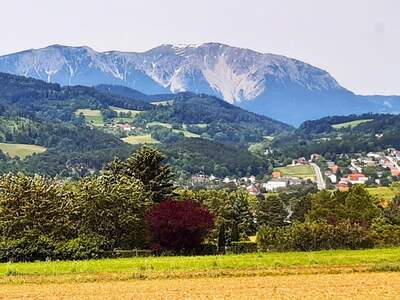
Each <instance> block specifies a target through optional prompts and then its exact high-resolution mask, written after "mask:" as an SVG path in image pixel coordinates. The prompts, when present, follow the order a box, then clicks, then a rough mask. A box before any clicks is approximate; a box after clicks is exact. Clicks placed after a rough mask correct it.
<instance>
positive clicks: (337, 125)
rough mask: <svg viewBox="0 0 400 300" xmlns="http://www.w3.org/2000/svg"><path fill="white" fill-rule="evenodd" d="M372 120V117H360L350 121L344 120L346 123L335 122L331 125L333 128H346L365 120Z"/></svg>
mask: <svg viewBox="0 0 400 300" xmlns="http://www.w3.org/2000/svg"><path fill="white" fill-rule="evenodd" d="M371 121H373V119H362V120H355V121H351V122H346V123H340V124H335V125H332V127H333V128H335V129H342V128H348V127H351V128H353V127H356V126H358V125H360V124H362V123H366V122H371Z"/></svg>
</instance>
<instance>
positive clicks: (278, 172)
mask: <svg viewBox="0 0 400 300" xmlns="http://www.w3.org/2000/svg"><path fill="white" fill-rule="evenodd" d="M281 177H282V172H280V171H274V172H272V178H281Z"/></svg>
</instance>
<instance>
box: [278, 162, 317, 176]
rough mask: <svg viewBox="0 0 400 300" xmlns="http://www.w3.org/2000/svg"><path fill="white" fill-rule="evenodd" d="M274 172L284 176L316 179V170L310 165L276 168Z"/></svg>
mask: <svg viewBox="0 0 400 300" xmlns="http://www.w3.org/2000/svg"><path fill="white" fill-rule="evenodd" d="M274 171H279V172H281V173H282V175H283V176H289V177H298V178H309V179H315V172H314V169H313V167H312V166H310V165H295V166H287V167H280V168H275V169H274Z"/></svg>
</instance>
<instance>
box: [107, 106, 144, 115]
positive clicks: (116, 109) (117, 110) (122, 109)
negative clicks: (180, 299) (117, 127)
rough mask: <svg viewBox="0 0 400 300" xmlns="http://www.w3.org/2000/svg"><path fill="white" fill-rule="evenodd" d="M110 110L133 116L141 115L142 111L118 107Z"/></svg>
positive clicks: (111, 107) (112, 107)
mask: <svg viewBox="0 0 400 300" xmlns="http://www.w3.org/2000/svg"><path fill="white" fill-rule="evenodd" d="M110 109H111V110H113V111H115V112H116V113H121V112H122V113H128V112H130V113H132V116H134V115H137V114H140V113H141V112H142V111H140V110H133V109H126V108H121V107H116V106H110Z"/></svg>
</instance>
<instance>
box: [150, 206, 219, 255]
mask: <svg viewBox="0 0 400 300" xmlns="http://www.w3.org/2000/svg"><path fill="white" fill-rule="evenodd" d="M213 223H214V222H213V217H212V215H211V214H210V213H209V212H208V210H207V209H206V208H204V207H202V206H201V205H200V204H199V203H197V202H194V201H176V200H167V201H164V202H162V203H160V204H157V205H155V206H154V207H153V208H152V209H151V211H150V213H149V214H148V215H147V216H146V225H147V229H148V232H149V238H150V241H151V242H152V244H153V249H162V250H172V251H175V252H179V251H185V250H192V249H194V248H196V247H198V246H199V245H200V244H201V242H202V241H203V240H204V238H205V236H206V235H207V233H208V232H209V231H210V229H211V228H212V226H213Z"/></svg>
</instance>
